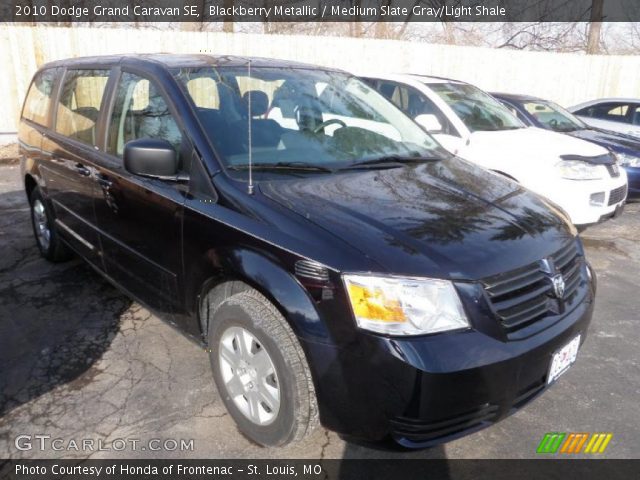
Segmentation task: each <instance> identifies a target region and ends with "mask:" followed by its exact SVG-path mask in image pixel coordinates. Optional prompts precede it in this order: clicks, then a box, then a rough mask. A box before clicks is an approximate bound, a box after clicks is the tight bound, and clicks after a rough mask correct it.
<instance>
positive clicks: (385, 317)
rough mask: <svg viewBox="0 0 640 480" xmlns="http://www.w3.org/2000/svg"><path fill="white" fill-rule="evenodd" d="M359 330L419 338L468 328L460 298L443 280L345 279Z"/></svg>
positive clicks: (359, 277) (371, 277) (349, 276)
mask: <svg viewBox="0 0 640 480" xmlns="http://www.w3.org/2000/svg"><path fill="white" fill-rule="evenodd" d="M344 283H345V286H346V288H347V293H348V296H349V300H350V302H351V308H352V310H353V314H354V316H355V318H356V322H357V324H358V326H359V327H360V328H364V329H365V330H370V331H372V332H377V333H384V334H388V335H423V334H425V333H435V332H444V331H446V330H458V329H462V328H469V321H468V320H467V316H466V315H465V313H464V310H463V309H462V304H461V303H460V298H459V297H458V294H457V292H456V290H455V288H454V287H453V284H452V283H451V282H449V281H447V280H437V279H429V278H421V279H417V278H416V279H413V278H395V277H374V276H368V275H345V276H344Z"/></svg>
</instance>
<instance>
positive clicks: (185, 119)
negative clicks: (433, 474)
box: [19, 55, 595, 447]
mask: <svg viewBox="0 0 640 480" xmlns="http://www.w3.org/2000/svg"><path fill="white" fill-rule="evenodd" d="M275 119H279V121H278V120H275ZM19 137H20V151H21V156H22V174H23V178H24V186H25V189H26V193H27V195H28V198H29V202H30V205H31V214H32V219H33V229H34V233H35V238H36V242H37V245H38V247H39V249H40V251H41V253H42V255H43V256H44V257H45V258H47V259H49V260H52V261H62V260H64V259H66V258H68V257H69V255H70V253H71V252H74V253H75V254H77V255H79V256H81V257H82V258H84V259H85V260H86V261H87V262H88V263H89V264H90V265H91V266H92V267H93V268H95V269H96V270H97V271H99V272H100V273H101V274H102V275H104V276H105V277H106V278H107V279H108V280H109V281H111V282H112V283H113V284H115V285H117V286H118V287H119V288H121V289H122V290H123V291H125V292H126V293H128V294H129V295H130V296H132V297H133V298H135V299H137V300H138V301H140V302H141V303H143V304H145V305H147V306H148V307H149V308H150V309H151V310H152V311H154V312H156V313H157V314H158V315H159V316H161V317H162V318H164V319H166V320H167V321H169V322H171V323H173V324H175V325H177V326H178V327H180V328H181V329H182V331H184V332H185V333H186V334H187V335H188V336H190V337H192V338H193V339H194V340H196V341H197V342H198V343H199V344H201V345H203V346H205V347H206V351H207V352H208V355H209V358H210V362H211V367H212V372H213V378H214V381H215V383H216V385H217V387H218V391H219V392H220V397H221V399H222V401H223V402H224V404H225V405H226V407H227V409H228V410H229V412H230V414H231V415H232V417H233V418H234V419H235V421H236V422H237V425H238V427H239V429H240V431H241V432H242V433H244V434H245V435H247V436H248V437H249V438H251V439H253V440H255V441H256V442H258V443H260V444H262V445H283V444H286V443H288V442H292V441H296V440H299V439H301V438H303V437H304V436H305V435H306V434H308V433H309V432H310V431H311V430H312V429H313V427H314V425H315V424H316V423H318V422H321V423H322V425H324V426H325V427H327V428H329V429H332V430H335V431H337V432H341V433H343V434H347V435H350V436H353V437H360V438H366V439H372V440H385V441H386V440H389V439H391V440H393V441H395V442H397V443H399V444H401V445H404V446H406V447H424V446H428V445H432V444H436V443H440V442H444V441H447V440H450V439H452V438H456V437H459V436H461V435H464V434H467V433H470V432H473V431H476V430H478V429H481V428H483V427H486V426H489V425H491V424H493V423H494V422H496V421H498V420H500V419H502V418H504V417H505V416H507V415H509V414H511V413H513V412H514V411H516V410H517V409H519V408H520V407H522V406H523V405H525V404H526V403H528V402H529V401H530V400H532V399H533V398H534V397H536V396H537V395H538V394H540V393H541V392H543V391H545V390H546V389H547V387H548V386H549V385H551V384H553V383H554V382H555V381H556V380H557V379H558V377H559V376H560V375H562V374H563V373H564V372H565V371H566V370H567V369H568V368H569V367H570V366H571V365H572V363H573V362H574V361H575V359H576V356H577V354H578V350H579V347H580V345H581V344H582V342H583V341H584V339H585V336H586V333H587V327H588V324H589V322H590V320H591V315H592V311H593V305H594V296H595V276H594V274H593V272H592V271H591V269H590V267H589V265H588V263H587V262H586V260H585V256H584V251H583V248H582V244H581V241H580V239H579V237H578V236H577V235H576V232H575V229H574V227H573V226H571V225H570V223H569V222H568V220H567V217H566V216H565V214H564V213H563V212H562V211H560V210H558V209H557V207H555V206H554V205H553V204H551V203H549V202H547V201H546V200H545V199H543V198H542V197H538V196H536V195H534V194H532V193H530V192H529V191H528V190H526V189H524V188H522V187H521V186H519V185H518V184H516V183H514V182H511V181H508V180H506V179H504V178H502V177H501V176H499V175H496V174H494V173H491V172H488V171H486V170H483V169H482V168H480V167H478V166H475V165H474V164H471V163H469V162H467V161H465V160H462V159H459V158H456V157H455V156H453V155H452V154H450V153H447V152H446V151H445V150H444V149H442V148H441V147H440V146H439V144H438V143H437V142H436V141H434V140H433V139H432V138H431V137H430V136H429V135H428V134H427V133H426V132H425V131H424V130H422V129H421V128H420V127H418V125H417V124H415V123H414V122H413V121H412V120H411V119H409V118H408V117H407V116H405V115H404V114H403V113H402V112H401V111H400V110H398V109H397V108H396V107H395V106H394V105H393V104H392V103H390V102H388V101H387V100H386V99H385V98H384V97H383V96H382V95H380V94H379V93H377V92H376V91H375V90H374V89H372V88H370V87H368V86H367V85H365V84H364V83H362V82H361V81H359V80H358V79H356V78H355V77H353V76H351V75H348V74H346V73H344V72H340V71H335V70H330V69H324V68H320V67H313V66H309V65H301V64H295V63H287V62H282V61H276V60H265V59H248V58H234V57H229V56H224V57H213V56H207V55H188V56H184V55H183V56H178V55H143V56H118V57H96V58H84V59H74V60H67V61H59V62H54V63H50V64H47V65H45V66H44V67H42V68H41V69H40V70H39V71H38V72H37V73H36V74H35V77H34V79H33V81H32V84H31V87H30V89H29V91H28V94H27V97H26V101H25V104H24V108H23V112H22V119H21V123H20V132H19Z"/></svg>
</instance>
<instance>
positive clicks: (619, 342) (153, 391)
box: [0, 165, 640, 458]
mask: <svg viewBox="0 0 640 480" xmlns="http://www.w3.org/2000/svg"><path fill="white" fill-rule="evenodd" d="M19 175H20V173H19V167H18V166H17V165H4V166H0V252H1V255H0V458H62V457H66V458H86V457H91V458H153V457H162V458H167V457H168V458H399V457H402V458H527V457H534V456H535V448H536V447H537V444H538V442H539V441H540V439H541V438H542V436H543V434H544V433H546V432H549V431H566V432H613V434H614V438H613V440H612V442H611V444H610V446H609V448H608V450H607V452H606V454H605V455H604V456H606V457H608V458H640V444H639V443H638V441H637V440H638V438H640V420H639V419H640V402H639V399H640V368H639V366H640V361H639V360H640V353H639V349H638V348H637V338H638V333H637V326H638V312H639V311H640V308H639V307H640V296H639V295H638V285H639V283H640V282H639V281H638V273H639V272H640V249H639V248H638V239H640V203H635V204H629V205H628V206H627V209H626V212H625V214H624V215H623V216H622V217H620V218H618V219H615V220H612V221H609V222H606V223H604V224H602V225H599V226H596V227H592V228H589V229H588V230H587V231H586V232H584V234H583V238H584V240H585V245H586V247H587V255H588V258H589V260H590V261H591V262H592V264H593V265H594V267H595V269H596V271H597V273H598V279H599V292H598V298H597V306H596V313H595V316H594V320H593V322H592V325H591V328H590V331H589V337H588V338H587V342H586V344H585V345H584V347H583V348H582V349H581V351H580V353H579V355H578V361H577V363H576V364H575V365H574V366H573V367H572V368H571V369H570V370H569V371H568V372H567V373H566V374H565V375H564V376H563V378H562V379H561V380H560V382H559V383H558V384H557V385H555V386H554V387H553V388H551V389H550V390H549V391H548V392H546V393H545V394H544V395H542V396H541V397H540V398H538V399H537V400H535V401H534V402H533V403H532V404H530V405H528V406H527V407H526V408H525V409H524V410H521V411H520V412H518V413H517V414H515V415H513V416H512V417H510V418H508V419H506V420H504V421H503V422H501V423H499V424H497V425H494V426H492V427H490V428H488V429H485V430H483V431H481V432H479V433H476V434H473V435H471V436H468V437H465V438H462V439H460V440H457V441H454V442H451V443H449V444H446V445H444V446H440V447H435V448H432V449H428V450H423V451H418V452H396V451H387V450H382V449H380V448H372V447H371V446H365V445H355V444H353V443H350V442H347V441H345V440H343V439H342V438H340V437H339V436H337V435H336V434H334V433H332V432H328V431H326V430H324V429H322V428H319V429H318V430H317V431H316V432H314V434H313V435H312V436H311V437H309V438H308V439H307V440H305V441H304V442H303V443H300V444H297V445H292V446H289V447H285V448H274V449H264V448H261V447H258V446H256V445H254V444H252V443H251V442H249V441H247V440H246V439H245V438H244V437H242V435H240V434H239V433H238V431H237V429H236V428H235V425H234V423H233V421H232V420H231V418H230V417H229V416H228V415H227V414H226V411H225V409H224V406H223V404H222V402H221V400H220V399H219V397H218V394H217V392H216V390H215V387H214V385H213V380H212V377H211V374H210V371H209V363H208V358H207V355H206V353H205V352H204V351H203V350H202V349H201V348H199V347H198V346H196V345H195V344H193V343H192V342H190V341H189V340H187V339H186V338H185V337H183V336H182V335H181V334H179V333H178V332H176V331H175V330H174V329H173V328H172V327H170V326H168V325H167V324H165V323H163V322H162V321H160V320H159V319H158V318H156V317H155V316H153V315H152V314H150V313H149V312H148V311H147V310H146V309H144V308H143V307H141V306H140V305H138V304H137V303H135V302H132V301H131V300H129V299H128V298H127V297H126V296H124V295H123V294H121V293H119V292H118V291H117V290H116V289H115V288H113V287H112V286H110V285H109V284H108V283H107V282H106V281H105V280H103V279H102V278H101V277H100V276H99V275H98V274H96V273H95V272H94V271H93V270H92V269H91V268H90V267H88V266H86V265H85V264H84V263H82V262H81V261H80V260H72V261H70V262H67V263H63V264H57V265H52V264H49V263H47V262H46V261H45V260H43V259H42V258H40V256H39V255H38V252H37V249H36V246H35V242H34V240H33V237H32V232H31V225H30V219H29V209H28V206H27V202H26V199H25V196H24V193H23V191H22V184H21V181H20V178H19ZM23 434H26V435H38V434H45V435H49V436H50V437H51V439H53V438H60V439H63V440H62V442H63V443H62V444H61V445H62V446H63V451H55V450H52V449H51V448H47V449H45V450H40V449H39V447H38V443H37V442H36V441H33V446H34V447H35V448H33V449H32V450H29V451H20V450H18V449H17V448H16V446H15V438H16V437H17V436H18V435H23ZM82 439H91V440H93V441H94V442H95V444H97V442H98V441H102V442H103V446H105V447H108V446H109V445H114V446H115V444H112V442H113V441H114V440H117V439H135V440H139V443H138V444H137V447H136V448H135V449H134V448H133V447H132V445H131V442H130V441H128V442H127V446H126V448H125V449H124V450H122V451H114V450H106V451H96V450H94V451H76V450H74V449H73V448H71V449H68V448H69V442H70V441H71V440H74V441H76V442H78V444H80V443H81V442H82ZM151 439H163V440H164V439H176V440H178V441H179V440H180V439H185V440H191V439H193V449H192V450H188V451H180V449H176V450H174V451H151V450H150V449H149V448H146V445H148V441H149V440H151ZM96 448H97V447H96ZM143 448H144V449H143Z"/></svg>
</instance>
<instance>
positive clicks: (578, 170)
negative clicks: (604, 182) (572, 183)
mask: <svg viewBox="0 0 640 480" xmlns="http://www.w3.org/2000/svg"><path fill="white" fill-rule="evenodd" d="M556 167H558V170H560V175H562V178H566V179H567V180H600V179H601V178H602V169H601V168H599V167H600V165H591V164H589V163H586V162H581V161H580V160H562V161H561V162H558V163H557V164H556Z"/></svg>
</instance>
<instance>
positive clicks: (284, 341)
mask: <svg viewBox="0 0 640 480" xmlns="http://www.w3.org/2000/svg"><path fill="white" fill-rule="evenodd" d="M208 337H209V346H210V353H209V359H210V362H211V368H212V370H213V377H214V380H215V382H216V385H217V387H218V391H219V392H220V396H221V398H222V400H223V402H224V404H225V406H226V407H227V410H228V411H229V413H230V415H231V416H232V417H233V419H234V420H235V422H236V423H237V425H238V428H239V429H240V431H241V432H242V433H243V434H244V435H245V436H247V437H248V438H249V439H251V440H253V441H254V442H256V443H259V444H260V445H264V446H280V445H286V444H288V443H291V442H294V441H299V440H301V439H302V438H303V437H305V436H306V435H308V434H309V433H310V432H311V431H312V430H313V428H314V427H315V425H316V424H317V422H318V413H317V405H316V396H315V390H314V387H313V382H312V380H311V374H310V371H309V366H308V364H307V361H306V357H305V355H304V352H303V351H302V348H301V347H300V344H299V342H298V340H297V338H296V336H295V334H294V333H293V331H292V330H291V327H290V326H289V325H288V323H287V322H286V320H285V319H284V317H283V316H282V315H281V314H280V312H279V311H278V310H277V309H276V308H275V307H274V306H273V304H271V303H270V302H269V301H268V300H267V299H266V298H265V297H264V296H263V295H261V294H260V293H259V292H257V291H256V290H253V289H247V290H244V291H242V292H240V293H236V294H235V295H232V296H230V297H229V298H227V299H226V300H224V301H223V302H222V303H221V304H220V306H219V307H218V308H217V309H216V310H215V312H214V313H213V315H212V316H211V318H209V335H208Z"/></svg>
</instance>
